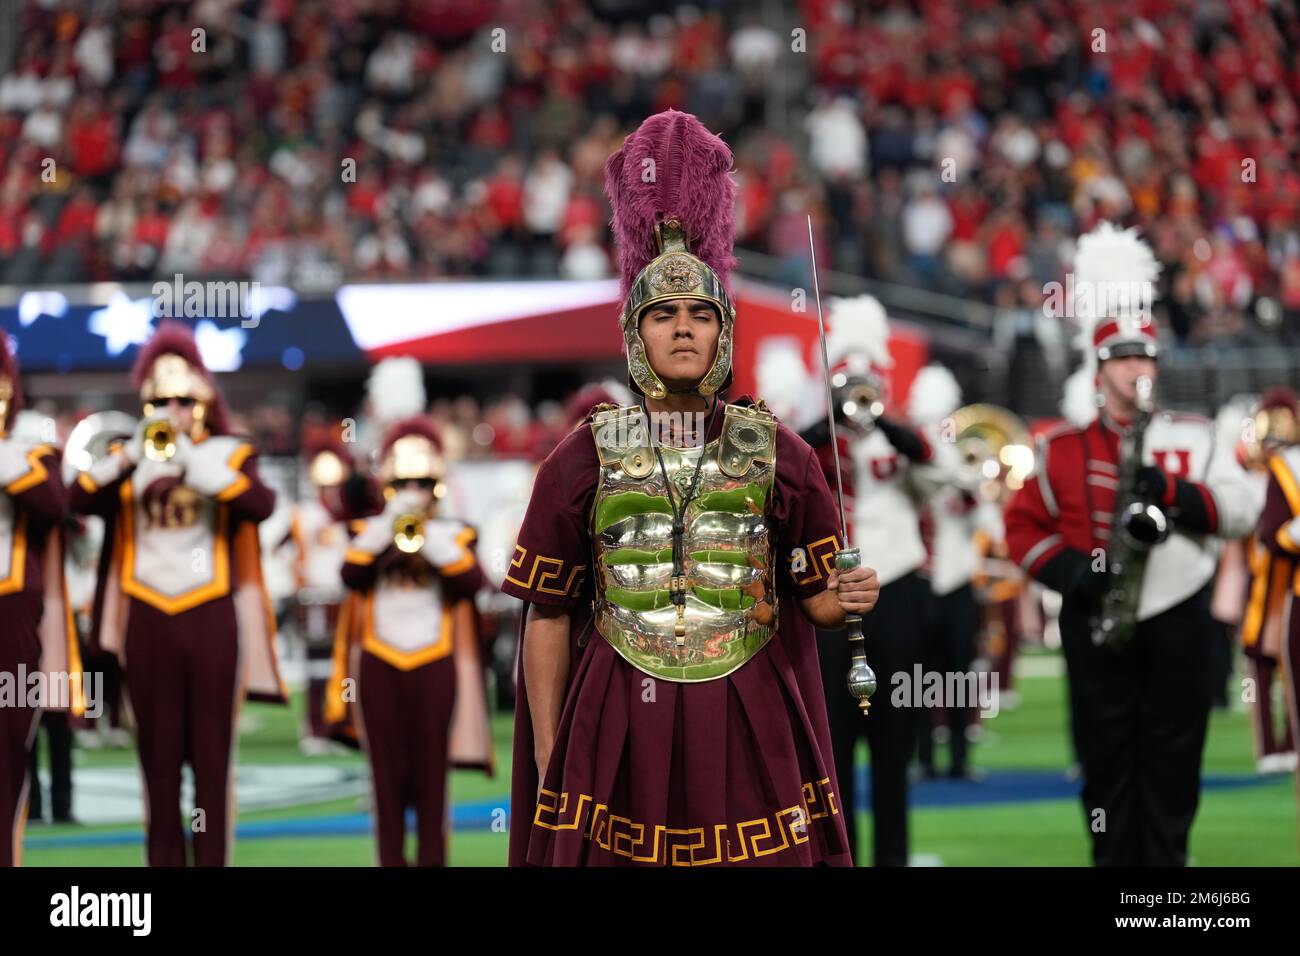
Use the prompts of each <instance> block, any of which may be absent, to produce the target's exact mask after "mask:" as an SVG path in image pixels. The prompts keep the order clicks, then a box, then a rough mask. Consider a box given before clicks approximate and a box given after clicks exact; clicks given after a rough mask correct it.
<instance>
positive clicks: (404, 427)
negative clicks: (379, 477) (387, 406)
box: [380, 415, 442, 455]
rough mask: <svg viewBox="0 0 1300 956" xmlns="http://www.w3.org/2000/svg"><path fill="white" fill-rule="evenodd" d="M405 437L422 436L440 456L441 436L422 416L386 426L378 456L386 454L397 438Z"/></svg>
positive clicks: (400, 420) (403, 419) (431, 423)
mask: <svg viewBox="0 0 1300 956" xmlns="http://www.w3.org/2000/svg"><path fill="white" fill-rule="evenodd" d="M407 435H422V436H424V437H425V438H427V439H429V441H430V442H432V443H433V447H434V448H435V449H437V451H438V454H442V436H441V435H440V434H439V433H438V429H437V427H436V426H435V425H434V424H433V422H431V421H429V419H427V418H425V417H424V416H423V415H412V416H411V417H410V418H402V419H399V420H397V421H395V422H393V424H391V425H389V426H388V431H386V432H384V441H383V444H382V445H381V446H380V454H385V455H386V454H388V449H390V448H392V447H393V442H395V441H397V439H399V438H405V437H406V436H407Z"/></svg>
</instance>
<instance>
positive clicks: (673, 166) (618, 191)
mask: <svg viewBox="0 0 1300 956" xmlns="http://www.w3.org/2000/svg"><path fill="white" fill-rule="evenodd" d="M647 159H653V160H654V166H653V170H654V181H653V182H644V181H643V178H642V177H643V176H644V175H645V171H646V170H647V169H650V168H652V167H650V166H649V164H647V163H646V160H647ZM731 167H732V156H731V150H730V149H729V148H728V147H727V144H726V143H724V142H723V141H722V139H721V137H718V136H715V135H714V134H713V133H710V132H709V131H708V130H707V129H705V127H704V124H703V123H701V122H700V121H699V120H698V119H696V118H695V117H694V116H692V115H691V114H690V113H682V112H680V111H678V110H664V111H663V112H662V113H656V114H655V115H654V116H651V117H649V118H647V119H646V120H645V122H643V123H642V124H641V125H640V126H639V127H638V128H637V130H636V132H634V133H632V134H631V135H630V136H628V138H627V139H625V140H624V141H623V146H622V147H621V148H620V149H619V150H618V152H616V153H614V155H612V156H610V157H609V159H608V160H607V161H606V162H605V193H606V195H608V196H609V202H610V205H611V206H613V209H614V218H613V223H612V225H613V228H614V239H615V241H616V242H617V243H618V265H619V271H620V272H621V273H622V291H621V293H620V295H621V297H622V298H624V299H626V298H627V293H628V290H629V289H630V288H631V286H632V280H633V279H635V278H636V276H637V273H639V272H640V271H641V270H642V269H644V268H645V267H646V264H647V263H649V262H650V260H651V259H653V258H654V257H655V256H657V255H658V254H659V249H658V247H657V246H656V245H655V236H654V227H655V223H656V222H658V221H659V220H662V219H669V218H674V217H675V218H677V219H680V220H681V223H682V227H683V229H684V230H685V232H686V241H687V244H688V245H689V246H690V250H691V252H692V254H694V255H695V256H697V257H698V258H700V259H702V260H703V261H704V262H705V263H706V264H707V265H708V266H709V267H710V268H711V269H713V271H714V272H716V273H717V274H718V276H719V278H721V279H722V283H723V285H724V286H725V287H726V289H727V292H728V293H729V294H730V292H731V280H730V277H729V276H730V272H731V270H732V269H733V268H735V265H736V257H735V256H734V255H732V245H733V243H734V242H735V238H736V181H735V180H734V179H733V178H732V177H731Z"/></svg>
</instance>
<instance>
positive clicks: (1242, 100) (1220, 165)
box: [0, 0, 1300, 345]
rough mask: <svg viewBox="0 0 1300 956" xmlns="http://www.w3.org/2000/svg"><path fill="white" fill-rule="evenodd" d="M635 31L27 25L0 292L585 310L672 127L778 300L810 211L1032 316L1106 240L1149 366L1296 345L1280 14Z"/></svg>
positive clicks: (357, 8) (1171, 13) (553, 10)
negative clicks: (1162, 327)
mask: <svg viewBox="0 0 1300 956" xmlns="http://www.w3.org/2000/svg"><path fill="white" fill-rule="evenodd" d="M650 6H652V5H651V4H647V3H643V2H641V0H587V2H577V0H560V2H541V0H514V2H501V3H493V2H485V0H456V2H444V0H437V2H418V3H417V2H403V0H334V2H328V3H326V2H312V0H265V2H260V0H247V2H237V0H197V2H194V3H179V4H178V3H172V2H162V0H117V2H71V0H38V2H33V3H28V4H20V5H19V9H20V13H19V14H18V16H19V18H20V22H19V25H18V26H19V29H18V31H17V43H16V45H15V49H14V52H13V58H14V62H13V64H12V67H11V68H9V69H8V70H7V72H5V73H4V75H3V76H0V169H3V170H4V172H3V174H2V179H0V281H2V282H6V283H13V284H31V283H36V282H43V283H54V282H72V281H85V280H98V279H106V278H118V279H132V278H135V279H146V278H150V277H154V276H170V275H172V274H174V273H177V272H181V273H184V274H186V275H187V276H194V277H204V276H208V277H223V278H224V277H251V278H255V279H258V280H259V281H262V282H266V283H272V282H273V283H292V284H295V285H297V286H298V287H300V288H305V289H311V288H329V287H330V286H331V285H332V284H334V283H337V282H339V281H341V280H342V279H344V278H349V279H357V278H361V279H396V278H417V279H428V278H435V277H439V276H447V275H493V276H512V277H513V276H525V275H548V276H549V275H564V276H572V277H595V276H604V275H608V274H610V273H611V271H612V263H611V261H610V252H609V248H610V237H609V232H608V228H607V220H608V209H607V207H606V204H605V200H604V198H603V195H602V191H601V179H602V162H603V160H604V157H606V156H607V155H609V153H610V152H611V150H612V149H613V148H615V147H616V146H617V144H618V142H619V141H620V139H621V137H622V136H623V135H624V134H625V133H626V131H627V130H628V129H629V128H630V124H631V123H633V122H635V121H636V120H637V119H638V118H639V117H643V116H645V115H647V114H648V113H651V112H654V111H656V110H660V109H663V108H665V107H668V106H677V107H680V108H683V109H687V110H690V111H692V112H695V113H696V114H698V115H699V116H700V117H701V118H702V119H703V120H704V121H705V122H706V124H708V125H709V127H710V128H711V129H714V130H716V131H718V132H719V133H721V134H722V135H723V136H724V138H726V139H727V141H728V142H729V143H731V144H732V146H733V148H734V149H735V151H736V155H737V173H738V178H739V181H740V184H741V190H740V198H739V208H738V246H739V247H740V248H741V249H752V250H757V251H762V252H766V253H769V254H770V255H772V256H773V257H775V261H776V263H777V265H776V266H775V268H774V269H773V270H772V274H771V275H770V277H771V278H774V279H778V280H781V281H790V282H793V283H794V284H800V283H801V282H802V281H803V279H802V277H803V275H804V274H805V273H804V270H805V269H806V264H805V260H806V243H807V241H806V232H805V225H804V220H805V216H806V214H807V213H809V212H812V213H813V214H814V215H815V216H816V217H817V219H818V221H819V222H820V224H821V242H822V244H823V245H824V247H825V252H826V255H827V258H828V261H833V263H834V266H835V267H836V268H838V269H840V270H843V271H844V272H847V273H852V274H858V275H863V276H867V277H871V278H875V279H879V280H884V281H890V282H896V283H902V284H908V285H916V286H923V287H927V288H932V289H939V290H943V291H947V292H951V293H953V294H957V295H961V296H966V297H972V298H978V299H981V300H984V301H987V302H990V303H994V304H997V305H1000V306H1003V307H1005V308H1009V309H1014V308H1017V307H1019V308H1022V309H1023V308H1025V307H1029V308H1035V307H1037V305H1038V303H1039V302H1040V301H1041V292H1042V288H1043V285H1044V284H1045V283H1047V282H1051V281H1053V280H1059V279H1061V278H1062V273H1063V269H1064V267H1063V262H1068V261H1069V250H1070V249H1071V247H1072V243H1073V237H1074V236H1076V235H1078V234H1079V233H1081V232H1083V231H1085V230H1087V229H1089V228H1091V226H1092V225H1094V224H1095V223H1096V222H1097V221H1098V220H1099V219H1102V218H1110V219H1114V220H1118V221H1122V222H1125V223H1129V224H1135V225H1138V226H1140V227H1141V228H1142V230H1143V232H1144V234H1145V235H1147V236H1149V237H1150V240H1151V242H1152V244H1153V246H1154V247H1155V249H1156V251H1157V254H1158V255H1159V257H1160V258H1161V260H1162V261H1163V263H1164V265H1165V270H1164V277H1163V279H1162V284H1163V288H1162V290H1161V292H1162V294H1163V296H1164V298H1165V300H1166V302H1167V306H1168V310H1167V313H1166V321H1167V323H1168V326H1169V328H1168V329H1167V330H1166V333H1167V335H1168V337H1169V338H1170V339H1171V341H1173V342H1175V343H1177V344H1182V345H1199V344H1204V343H1207V342H1213V343H1219V344H1222V343H1227V344H1234V343H1239V342H1240V343H1251V342H1257V341H1271V340H1272V339H1273V338H1274V337H1275V336H1277V335H1278V334H1280V335H1281V336H1283V337H1284V338H1285V339H1286V340H1288V341H1300V226H1298V225H1297V223H1300V164H1298V163H1297V159H1300V149H1298V147H1300V110H1298V109H1297V101H1298V100H1300V63H1298V62H1297V59H1296V56H1295V53H1296V51H1297V49H1300V15H1297V13H1296V10H1295V8H1294V7H1292V6H1290V5H1288V4H1270V3H1267V2H1265V0H1238V2H1233V3H1223V4H1217V3H1202V2H1197V0H1135V2H1132V3H1128V4H1124V5H1123V6H1122V8H1120V7H1116V6H1115V5H1113V4H1110V3H1103V2H1100V0H1032V2H1029V0H1023V2H996V0H926V2H921V0H910V2H905V0H896V2H886V0H881V2H869V3H860V4H848V3H839V2H833V0H803V2H802V3H800V4H799V5H798V6H797V7H790V8H789V9H787V11H786V13H787V19H788V26H789V28H790V30H792V31H795V32H794V33H793V34H783V33H781V32H779V31H778V30H777V29H774V28H773V27H771V26H768V25H763V24H761V23H759V21H758V18H757V17H755V18H754V19H752V20H751V19H749V18H748V17H749V15H748V14H747V13H745V12H744V10H743V5H734V6H733V5H729V4H721V3H701V4H697V5H695V6H689V5H680V4H672V3H668V4H655V5H653V6H656V7H658V8H660V9H661V10H662V11H664V12H661V13H659V14H657V15H654V16H650V17H648V18H645V15H646V13H647V12H648V8H649V7H650ZM196 31H201V32H197V33H196ZM799 31H806V33H804V34H801V33H800V32H799ZM803 50H806V51H807V53H806V54H805V53H803V52H802V51H803ZM50 160H52V161H53V162H52V163H50V162H49V161H50ZM742 259H743V256H742Z"/></svg>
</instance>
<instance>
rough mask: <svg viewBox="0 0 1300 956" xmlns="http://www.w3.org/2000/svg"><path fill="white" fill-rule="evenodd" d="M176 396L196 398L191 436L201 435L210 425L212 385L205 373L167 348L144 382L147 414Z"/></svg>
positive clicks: (142, 383)
mask: <svg viewBox="0 0 1300 956" xmlns="http://www.w3.org/2000/svg"><path fill="white" fill-rule="evenodd" d="M173 398H191V399H193V400H194V425H193V427H192V428H191V429H190V437H191V438H197V437H198V436H199V435H200V434H201V433H202V432H203V430H204V428H205V427H206V425H205V423H204V418H205V417H206V415H207V408H208V403H209V402H211V401H212V399H213V391H212V385H211V384H210V383H209V382H208V380H207V379H206V378H204V377H203V375H202V373H200V372H199V370H198V369H196V368H194V366H192V365H190V363H189V362H187V361H185V359H184V358H182V357H181V356H179V355H177V354H175V353H174V352H165V353H163V354H162V355H160V356H158V358H157V359H156V360H155V361H154V363H153V365H152V366H151V367H150V369H149V373H148V374H147V375H146V376H145V377H144V381H143V382H141V384H140V401H141V402H142V403H143V405H144V414H145V417H146V418H149V417H152V416H154V415H156V414H158V410H159V408H160V407H163V406H166V404H167V402H168V401H169V400H171V399H173Z"/></svg>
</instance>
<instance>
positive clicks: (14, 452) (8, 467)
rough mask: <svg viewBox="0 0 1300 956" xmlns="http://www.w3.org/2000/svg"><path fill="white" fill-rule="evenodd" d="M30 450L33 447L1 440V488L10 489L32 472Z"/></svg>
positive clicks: (9, 440) (7, 439)
mask: <svg viewBox="0 0 1300 956" xmlns="http://www.w3.org/2000/svg"><path fill="white" fill-rule="evenodd" d="M30 450H31V447H30V446H29V445H26V444H24V443H22V442H18V441H15V440H13V439H12V438H0V488H8V487H9V486H10V485H11V484H13V483H14V482H15V481H17V480H18V479H19V478H21V477H22V476H23V475H25V474H27V473H28V472H29V471H31V470H32V463H31V462H30V461H28V460H27V452H29V451H30Z"/></svg>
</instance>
